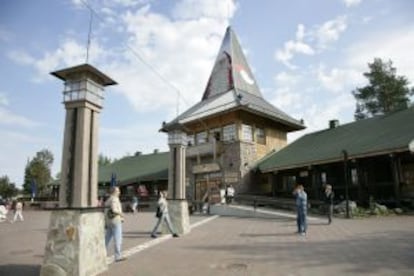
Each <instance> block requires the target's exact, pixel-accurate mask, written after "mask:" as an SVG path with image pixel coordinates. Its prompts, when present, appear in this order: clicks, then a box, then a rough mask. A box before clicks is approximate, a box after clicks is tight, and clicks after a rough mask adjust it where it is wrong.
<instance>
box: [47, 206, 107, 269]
mask: <svg viewBox="0 0 414 276" xmlns="http://www.w3.org/2000/svg"><path fill="white" fill-rule="evenodd" d="M104 230H105V224H104V214H103V212H102V211H101V210H90V209H89V210H82V209H79V210H73V209H63V210H54V211H52V213H51V215H50V224H49V232H48V235H47V242H46V248H45V255H44V260H43V265H42V268H41V270H40V275H41V276H51V275H54V276H60V275H71V276H83V275H84V276H90V275H97V274H99V273H101V272H103V271H105V270H107V268H108V265H107V263H106V248H105V236H104Z"/></svg>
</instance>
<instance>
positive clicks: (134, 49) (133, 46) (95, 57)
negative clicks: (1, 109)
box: [9, 0, 236, 117]
mask: <svg viewBox="0 0 414 276" xmlns="http://www.w3.org/2000/svg"><path fill="white" fill-rule="evenodd" d="M74 3H78V4H79V1H75V2H74ZM104 3H107V2H104ZM112 4H113V3H112ZM190 4H194V3H193V2H191V1H187V0H184V1H183V2H178V3H177V4H176V8H175V9H174V11H175V12H174V14H175V15H176V16H177V18H179V19H176V20H173V19H171V18H169V17H167V16H165V15H161V14H158V13H154V12H152V10H151V6H150V5H144V6H142V7H141V8H139V9H136V10H131V9H130V10H128V11H127V12H118V16H117V17H115V16H114V17H113V20H116V21H117V26H118V27H117V28H119V29H122V30H125V32H124V35H125V34H126V35H127V37H125V38H123V37H122V36H120V35H119V33H118V37H119V41H117V42H116V43H114V41H111V42H112V45H109V43H105V44H104V42H105V41H104V39H103V38H102V37H97V38H95V39H94V40H92V45H91V50H90V53H91V56H90V59H89V60H90V63H93V64H96V65H100V64H101V65H102V67H103V69H102V70H103V71H104V72H105V73H107V74H108V75H109V76H111V77H112V78H113V79H115V80H116V81H117V82H118V83H119V85H117V86H116V87H114V88H113V89H114V90H116V91H117V92H118V93H120V94H121V95H124V96H125V97H126V98H127V99H128V101H129V102H130V103H131V105H132V106H133V107H134V108H135V109H136V110H137V111H140V112H147V111H151V110H157V109H160V110H163V111H164V112H165V111H166V112H168V114H169V115H171V116H172V117H175V109H176V108H175V106H176V101H177V93H178V92H177V90H179V93H180V112H182V111H184V109H186V108H188V107H190V106H191V105H193V104H194V103H195V102H197V101H199V100H200V99H201V98H200V95H201V93H202V91H203V90H204V88H205V85H206V83H207V79H208V75H209V73H210V71H211V67H212V65H213V62H214V59H215V57H216V54H217V49H218V48H219V46H220V43H221V40H222V36H223V33H224V31H225V28H226V27H227V24H228V23H227V19H229V18H227V15H229V16H232V15H233V13H234V11H235V8H236V7H235V4H234V3H233V1H202V2H198V1H197V5H190ZM100 9H101V10H102V9H103V10H104V11H105V14H111V11H112V10H111V6H110V5H106V6H105V5H101V8H100ZM193 12H195V13H196V15H197V18H196V19H192V18H190V17H189V16H187V15H190V14H193ZM215 15H217V16H215ZM223 15H226V19H223V18H221V17H222V16H223ZM98 22H99V24H100V25H101V26H100V27H102V26H104V27H105V25H106V23H107V22H102V21H98ZM96 24H97V23H96ZM106 27H108V25H106ZM110 31H113V29H111V30H110ZM103 33H104V32H103ZM85 55H86V49H85V46H83V42H82V43H79V42H77V41H75V40H74V39H72V38H66V39H64V40H63V41H62V43H61V44H60V46H59V47H58V48H57V49H56V50H53V51H49V52H46V53H44V55H43V57H41V58H40V59H36V58H35V57H33V56H31V55H29V54H27V53H26V52H18V53H17V52H15V53H12V54H10V55H9V56H10V57H11V58H12V59H13V60H14V61H15V62H18V63H20V64H25V65H30V66H32V67H34V68H35V69H36V70H37V72H38V74H37V77H36V78H35V81H43V80H45V79H46V78H47V77H49V72H51V71H53V70H55V69H58V68H62V67H64V66H73V65H74V64H79V63H84V62H85ZM154 71H155V72H154ZM189 72H191V73H189ZM49 78H50V77H49ZM195 91H197V93H194V92H195ZM200 91H201V92H200Z"/></svg>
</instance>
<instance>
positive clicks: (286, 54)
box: [275, 24, 315, 69]
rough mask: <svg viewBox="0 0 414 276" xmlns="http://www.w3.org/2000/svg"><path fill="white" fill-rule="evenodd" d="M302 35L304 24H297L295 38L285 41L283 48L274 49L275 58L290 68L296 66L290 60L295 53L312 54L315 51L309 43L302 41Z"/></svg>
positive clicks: (303, 35) (303, 33) (303, 34)
mask: <svg viewBox="0 0 414 276" xmlns="http://www.w3.org/2000/svg"><path fill="white" fill-rule="evenodd" d="M304 37H305V26H304V25H302V24H299V25H298V28H297V31H296V40H289V41H287V42H285V45H284V47H283V49H281V50H280V49H279V50H276V53H275V58H276V60H279V61H280V62H282V63H283V64H285V65H286V66H287V67H288V68H290V69H295V68H296V66H295V65H293V64H292V63H291V62H290V60H291V59H292V58H293V57H294V55H295V54H304V55H313V54H314V53H315V51H314V50H313V49H312V47H311V46H310V45H308V44H306V43H304V42H303V39H304Z"/></svg>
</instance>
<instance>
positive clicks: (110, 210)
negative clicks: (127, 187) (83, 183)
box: [105, 187, 126, 262]
mask: <svg viewBox="0 0 414 276" xmlns="http://www.w3.org/2000/svg"><path fill="white" fill-rule="evenodd" d="M120 194H121V192H120V190H119V188H118V187H113V188H111V196H110V197H109V198H108V199H107V200H106V202H105V209H106V210H105V226H106V232H105V246H106V248H107V249H108V245H109V243H110V242H111V240H112V238H113V239H114V243H115V262H120V261H123V260H126V258H125V257H122V254H121V246H122V223H123V222H124V214H123V212H122V205H121V201H120V200H119V195H120Z"/></svg>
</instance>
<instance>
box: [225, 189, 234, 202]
mask: <svg viewBox="0 0 414 276" xmlns="http://www.w3.org/2000/svg"><path fill="white" fill-rule="evenodd" d="M226 198H227V204H230V203H233V198H234V188H233V186H232V185H229V186H227V189H226Z"/></svg>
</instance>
